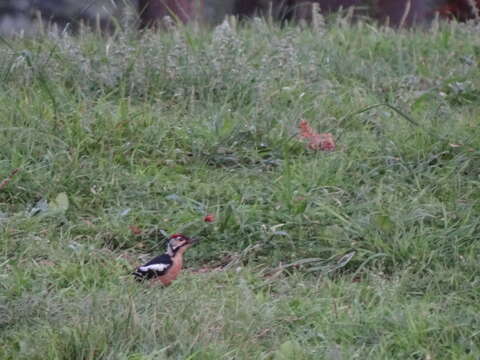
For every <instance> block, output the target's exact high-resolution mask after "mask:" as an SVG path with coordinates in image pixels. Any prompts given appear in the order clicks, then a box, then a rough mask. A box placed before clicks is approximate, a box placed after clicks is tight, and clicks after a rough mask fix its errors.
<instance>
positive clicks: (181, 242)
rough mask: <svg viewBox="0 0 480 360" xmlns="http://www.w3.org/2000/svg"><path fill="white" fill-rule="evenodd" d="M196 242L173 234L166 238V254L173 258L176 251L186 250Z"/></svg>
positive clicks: (181, 235)
mask: <svg viewBox="0 0 480 360" xmlns="http://www.w3.org/2000/svg"><path fill="white" fill-rule="evenodd" d="M197 241H198V240H197V239H192V238H189V237H187V236H185V235H183V234H173V235H172V236H170V237H169V238H168V243H167V253H168V255H170V256H174V255H175V254H176V253H177V251H178V250H180V249H184V250H186V249H188V248H189V247H190V246H192V245H193V244H195V243H196V242H197Z"/></svg>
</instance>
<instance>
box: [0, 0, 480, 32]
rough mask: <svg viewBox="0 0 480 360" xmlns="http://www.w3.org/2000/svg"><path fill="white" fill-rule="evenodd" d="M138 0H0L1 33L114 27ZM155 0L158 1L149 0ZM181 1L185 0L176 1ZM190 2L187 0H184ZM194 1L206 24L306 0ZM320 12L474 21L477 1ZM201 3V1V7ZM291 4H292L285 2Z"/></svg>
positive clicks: (331, 3)
mask: <svg viewBox="0 0 480 360" xmlns="http://www.w3.org/2000/svg"><path fill="white" fill-rule="evenodd" d="M137 1H139V0H83V1H79V0H0V34H2V35H9V34H16V33H24V34H32V33H35V32H36V31H37V29H38V27H37V26H36V25H38V24H39V23H43V24H44V23H53V24H56V25H57V26H58V28H59V29H64V28H65V26H67V24H68V26H69V27H71V28H73V29H74V28H75V27H78V25H79V24H80V23H82V22H83V23H88V24H89V25H91V26H96V27H99V28H102V29H104V30H105V29H109V28H113V26H114V24H115V23H125V22H127V21H132V22H134V21H136V20H138V14H137V8H138V4H137ZM154 1H158V0H154ZM180 1H185V0H180ZM186 1H190V0H186ZM191 1H196V6H195V7H196V9H197V17H198V18H199V19H200V20H201V21H202V22H205V23H209V24H216V23H219V22H221V21H222V19H223V18H224V17H225V15H226V14H233V13H234V14H236V15H239V14H240V15H242V14H243V15H252V14H253V13H252V9H253V8H255V7H256V8H257V9H258V8H262V9H263V12H265V9H267V8H269V6H270V5H269V4H270V3H272V4H273V7H277V8H278V7H281V6H283V8H285V6H284V5H281V4H296V5H295V6H296V7H299V5H298V4H301V3H308V2H309V1H311V0H273V1H270V0H191ZM317 2H318V3H320V6H321V8H322V10H326V9H327V10H328V9H338V7H340V6H343V7H344V8H345V7H348V6H349V5H355V6H356V7H357V8H362V9H363V13H362V14H365V11H366V10H365V9H368V10H367V11H368V14H369V15H370V16H372V17H374V18H377V19H379V20H380V21H385V20H386V19H387V18H388V19H389V20H390V21H391V23H392V24H398V23H399V22H401V21H402V16H403V15H404V14H405V10H406V9H408V13H407V16H406V19H403V20H406V24H410V23H414V22H415V23H422V22H428V21H430V20H431V19H433V18H434V17H435V14H439V16H441V17H443V18H452V17H455V18H457V19H460V20H467V19H470V18H477V19H478V7H480V0H318V1H317ZM200 3H202V5H200ZM290 6H292V5H290Z"/></svg>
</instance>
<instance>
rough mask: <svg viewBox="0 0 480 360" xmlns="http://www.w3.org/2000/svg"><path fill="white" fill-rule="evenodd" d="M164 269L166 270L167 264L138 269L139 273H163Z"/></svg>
mask: <svg viewBox="0 0 480 360" xmlns="http://www.w3.org/2000/svg"><path fill="white" fill-rule="evenodd" d="M166 268H168V264H152V265H148V266H140V267H139V268H138V269H139V270H140V271H148V270H154V271H163V270H165V269H166Z"/></svg>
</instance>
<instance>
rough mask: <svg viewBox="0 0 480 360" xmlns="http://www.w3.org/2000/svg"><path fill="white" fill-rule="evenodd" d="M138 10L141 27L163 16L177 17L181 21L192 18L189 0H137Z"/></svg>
mask: <svg viewBox="0 0 480 360" xmlns="http://www.w3.org/2000/svg"><path fill="white" fill-rule="evenodd" d="M138 12H139V14H140V19H141V24H140V27H141V28H145V27H148V26H152V25H154V24H155V23H156V22H158V21H159V20H161V19H163V18H164V17H165V16H170V17H171V18H172V19H175V18H176V19H178V20H180V21H181V22H183V23H187V22H189V21H190V20H192V16H193V6H192V1H191V0H138Z"/></svg>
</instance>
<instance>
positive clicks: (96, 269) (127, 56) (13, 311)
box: [0, 20, 480, 360]
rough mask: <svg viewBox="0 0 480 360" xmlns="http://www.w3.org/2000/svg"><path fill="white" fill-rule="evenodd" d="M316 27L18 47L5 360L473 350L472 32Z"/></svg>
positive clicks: (477, 223)
mask: <svg viewBox="0 0 480 360" xmlns="http://www.w3.org/2000/svg"><path fill="white" fill-rule="evenodd" d="M317 30H318V29H317ZM317 30H313V29H300V28H295V27H289V26H286V27H283V28H279V27H277V26H276V25H271V24H269V23H268V22H263V21H260V20H255V21H252V22H251V23H248V24H245V26H242V27H237V26H236V25H235V24H234V23H230V24H228V23H224V24H223V25H221V26H220V27H218V28H217V29H215V30H214V31H209V30H207V29H197V28H195V27H192V28H186V29H179V30H176V31H172V32H169V33H147V34H144V35H143V36H138V34H136V33H134V32H130V31H128V30H125V31H121V32H119V33H118V34H117V35H116V36H115V37H111V38H110V37H109V38H105V37H101V36H98V35H96V34H94V33H90V32H83V33H81V34H79V35H78V36H77V37H70V36H67V35H65V36H59V35H55V34H53V33H52V34H47V35H46V36H44V37H39V38H30V39H21V38H18V39H10V40H7V41H6V42H4V43H3V45H2V46H1V47H0V76H1V79H2V81H1V82H0V87H1V91H0V108H1V109H2V111H1V115H0V119H1V121H0V144H1V145H0V154H1V157H0V174H1V176H0V181H2V180H3V179H6V178H7V177H8V175H9V174H11V173H12V171H13V170H14V169H19V171H18V173H16V174H14V175H13V176H12V178H11V180H10V181H9V182H8V184H7V183H6V184H3V185H2V186H1V189H0V266H1V268H2V271H1V275H0V331H1V337H0V358H2V359H24V358H28V359H129V360H137V359H138V360H140V359H141V360H143V359H153V358H155V359H333V360H337V359H354V358H358V359H425V360H427V359H478V358H479V357H480V347H479V345H478V344H479V343H480V341H479V337H480V332H479V330H478V329H479V328H480V316H479V314H480V306H479V304H480V298H479V297H480V294H479V281H480V278H479V270H478V269H479V267H478V264H479V260H480V255H479V254H480V241H479V240H480V238H479V233H480V231H479V230H480V220H479V219H480V218H479V216H478V214H479V211H480V203H479V200H480V191H479V185H480V170H479V169H480V150H479V149H480V129H479V121H478V119H479V117H480V110H479V107H478V103H479V101H480V80H479V79H480V76H479V75H480V70H479V69H478V65H479V61H480V40H479V39H480V38H479V37H478V28H476V27H475V25H465V24H457V23H451V24H440V26H439V27H433V28H432V30H424V31H420V30H417V31H413V30H412V31H406V30H402V31H394V30H392V29H385V28H377V27H372V26H370V25H368V24H365V23H358V24H355V25H349V24H346V23H345V21H343V20H338V21H337V22H336V23H333V24H330V25H328V26H327V27H325V28H323V29H320V30H319V31H317ZM301 119H306V120H307V121H309V122H310V124H312V126H313V127H315V128H316V129H317V130H319V131H320V132H331V133H332V134H333V135H334V137H335V139H336V141H337V149H336V151H333V152H314V151H311V150H308V149H307V147H306V146H305V144H304V143H303V142H301V141H300V140H299V139H298V138H297V136H296V134H297V133H298V123H299V121H300V120H301ZM66 198H67V199H68V201H67V200H66ZM39 200H44V203H45V201H47V202H48V204H49V206H48V208H47V207H45V206H44V207H43V210H38V211H39V213H38V214H37V215H34V216H33V215H32V214H33V213H34V212H35V211H32V208H35V207H39V204H40V203H39ZM40 207H41V206H40ZM206 214H214V215H215V217H216V221H215V222H214V223H205V222H203V217H204V216H205V215H206ZM132 226H134V227H138V228H139V229H141V230H142V232H143V233H142V234H141V235H135V234H133V233H132V230H131V227H132ZM159 229H163V230H165V231H166V232H167V233H174V232H184V233H186V234H188V235H195V236H198V237H199V238H201V242H200V244H199V245H197V246H196V247H195V248H193V249H191V250H189V252H188V253H187V259H186V267H187V270H186V271H185V272H184V273H183V275H182V276H181V277H180V278H179V279H178V280H177V281H176V282H175V283H174V284H173V285H172V286H171V287H169V288H165V289H161V288H155V287H149V286H143V285H139V284H137V283H135V282H134V281H133V279H131V276H130V275H129V272H131V270H132V269H133V268H134V267H135V266H137V265H138V264H140V263H141V262H142V261H144V260H146V259H148V258H149V257H150V256H152V255H154V254H157V253H158V252H160V251H162V250H163V242H162V240H161V236H160V235H158V234H159ZM351 250H355V251H356V252H355V255H354V256H353V258H352V259H351V261H350V262H348V263H347V264H346V265H345V266H344V267H341V268H337V269H336V270H335V271H332V272H327V271H326V270H327V269H333V268H334V267H335V263H336V261H338V259H339V257H340V256H341V255H342V254H345V253H347V252H350V251H351ZM312 258H314V259H315V258H318V259H324V260H326V261H325V262H311V263H308V262H307V263H306V264H304V265H298V266H291V267H285V268H284V269H285V270H284V271H282V272H276V270H278V269H279V268H282V266H284V265H285V264H290V263H294V262H298V261H301V260H304V259H312ZM227 263H228V264H229V265H228V266H226V267H224V268H222V269H216V268H217V267H218V266H219V265H221V264H227ZM318 264H321V266H318ZM198 269H203V270H202V271H198ZM205 270H207V271H205Z"/></svg>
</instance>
